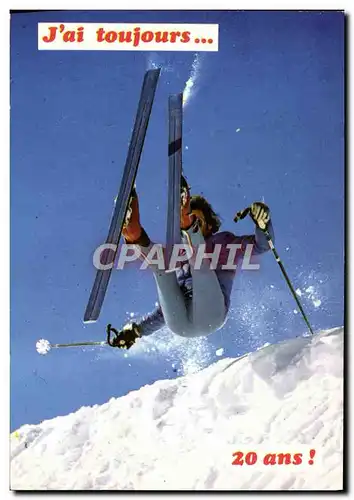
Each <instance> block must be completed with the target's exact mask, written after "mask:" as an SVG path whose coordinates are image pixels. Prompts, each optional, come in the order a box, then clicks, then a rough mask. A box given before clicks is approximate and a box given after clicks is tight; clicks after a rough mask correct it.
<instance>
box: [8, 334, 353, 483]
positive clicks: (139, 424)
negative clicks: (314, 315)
mask: <svg viewBox="0 0 354 500" xmlns="http://www.w3.org/2000/svg"><path fill="white" fill-rule="evenodd" d="M83 384H84V381H83ZM342 406H343V329H342V328H336V329H332V330H327V331H323V332H320V333H319V334H317V335H315V336H308V337H298V338H295V339H292V340H287V341H285V342H282V343H279V344H275V345H268V346H265V347H263V348H262V349H260V350H258V351H256V352H253V353H251V354H248V355H245V356H242V357H240V358H237V359H231V358H224V359H222V360H218V361H217V362H216V363H214V364H212V365H210V366H209V367H208V368H205V369H203V370H201V371H199V372H198V373H194V374H190V375H186V376H184V377H180V378H177V379H174V380H161V381H158V382H155V383H154V384H152V385H147V386H145V387H142V388H141V389H140V390H138V391H133V392H131V393H129V394H127V395H126V396H123V397H121V398H118V399H115V398H112V399H111V400H110V401H108V402H107V403H105V404H103V405H102V406H98V405H95V406H93V407H82V408H80V409H79V410H78V411H76V412H75V413H72V414H70V415H67V416H63V417H57V418H54V419H52V420H47V421H44V422H42V423H41V424H39V425H24V426H23V427H21V428H20V429H18V430H17V431H16V432H14V433H13V434H12V435H11V489H12V490H31V489H36V490H48V489H49V490H51V489H57V490H62V489H65V490H79V489H82V490H116V489H118V490H185V489H187V490H339V489H341V488H342V461H343V451H342V449H343V440H342V434H343V422H342V419H343V408H342ZM238 451H241V452H243V453H244V454H245V455H244V457H246V456H251V455H247V454H248V453H249V452H255V453H256V454H257V455H256V458H257V461H256V463H255V464H254V465H247V463H244V465H242V466H240V465H232V462H233V461H234V460H235V455H233V454H235V453H236V452H238ZM269 453H273V455H272V456H273V458H274V459H275V460H280V458H279V457H278V454H279V453H291V454H292V455H291V456H292V457H295V455H294V454H295V453H301V454H302V455H299V456H300V462H301V464H299V465H291V464H290V465H286V464H284V463H283V464H282V463H281V462H280V463H279V462H277V463H276V464H275V465H265V464H264V462H263V458H264V456H265V455H267V454H269ZM311 457H312V460H313V464H312V465H310V458H311Z"/></svg>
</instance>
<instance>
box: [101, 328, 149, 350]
mask: <svg viewBox="0 0 354 500" xmlns="http://www.w3.org/2000/svg"><path fill="white" fill-rule="evenodd" d="M111 332H114V333H115V338H113V339H111V338H110V333H111ZM107 334H108V342H107V343H108V344H109V345H110V346H111V347H118V348H119V349H130V348H131V347H132V346H133V345H134V344H135V341H136V339H138V338H140V337H141V335H140V330H139V327H138V325H137V324H136V323H128V324H127V325H125V326H124V327H123V329H122V330H121V331H120V332H118V331H117V330H116V329H115V328H112V326H111V325H108V326H107Z"/></svg>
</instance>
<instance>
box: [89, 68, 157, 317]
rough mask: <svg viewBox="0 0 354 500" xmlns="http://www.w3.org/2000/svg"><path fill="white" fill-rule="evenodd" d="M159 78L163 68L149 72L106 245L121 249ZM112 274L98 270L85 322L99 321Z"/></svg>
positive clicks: (104, 258)
mask: <svg viewBox="0 0 354 500" xmlns="http://www.w3.org/2000/svg"><path fill="white" fill-rule="evenodd" d="M159 76H160V69H152V70H150V71H147V72H146V74H145V78H144V82H143V86H142V89H141V94H140V100H139V105H138V110H137V113H136V118H135V124H134V128H133V132H132V136H131V140H130V145H129V149H128V155H127V159H126V162H125V167H124V172H123V177H122V181H121V185H120V189H119V193H118V197H117V200H116V204H115V209H114V213H113V216H112V220H111V225H110V228H109V232H108V236H107V240H106V243H111V244H113V245H117V249H118V244H119V240H120V236H121V232H122V227H123V224H124V220H125V216H126V212H127V209H128V205H129V200H130V194H131V191H132V188H133V186H134V182H135V178H136V174H137V171H138V166H139V161H140V156H141V153H142V149H143V145H144V140H145V135H146V130H147V127H148V123H149V118H150V114H151V108H152V104H153V101H154V97H155V91H156V87H157V82H158V79H159ZM116 254H117V251H116V252H115V253H114V260H115V257H116ZM109 262H112V253H111V252H107V251H106V252H103V255H102V261H101V263H102V264H108V263H109ZM111 271H112V269H108V270H105V271H103V270H98V271H97V273H96V278H95V282H94V284H93V287H92V290H91V294H90V298H89V301H88V304H87V307H86V311H85V315H84V322H85V323H87V322H93V321H96V320H97V319H98V317H99V314H100V312H101V308H102V304H103V301H104V298H105V295H106V291H107V287H108V283H109V279H110V277H111Z"/></svg>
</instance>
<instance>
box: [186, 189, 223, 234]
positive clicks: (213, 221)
mask: <svg viewBox="0 0 354 500" xmlns="http://www.w3.org/2000/svg"><path fill="white" fill-rule="evenodd" d="M190 207H191V210H192V211H193V210H201V211H202V212H203V214H204V217H205V220H206V222H207V224H209V225H210V226H211V230H212V233H213V234H214V233H217V232H218V231H219V229H220V226H221V219H220V217H219V216H218V215H217V213H215V212H214V210H213V207H212V206H211V205H210V203H209V202H208V200H206V199H205V198H204V196H201V195H193V196H191V203H190Z"/></svg>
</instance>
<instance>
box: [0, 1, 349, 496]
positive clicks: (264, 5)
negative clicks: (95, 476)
mask: <svg viewBox="0 0 354 500" xmlns="http://www.w3.org/2000/svg"><path fill="white" fill-rule="evenodd" d="M35 4H36V5H35V7H33V2H30V1H25V0H22V1H13V2H9V3H8V2H6V0H5V1H4V2H1V6H0V12H1V17H0V19H1V25H0V26H1V34H0V36H1V45H0V55H1V67H2V69H3V73H4V74H3V76H2V79H1V110H0V117H1V118H0V119H1V120H2V127H1V136H0V137H1V141H2V148H1V151H2V155H3V161H2V165H1V175H0V190H1V192H0V214H1V219H2V220H1V224H0V227H1V229H2V234H3V235H6V236H5V238H3V244H2V245H1V247H0V248H1V261H2V262H4V263H5V265H4V266H3V271H2V279H1V301H0V304H1V311H0V315H1V318H2V322H1V326H2V342H1V350H0V351H1V354H0V356H1V357H2V359H1V360H0V370H1V372H0V376H1V381H2V383H1V400H5V401H9V336H8V332H9V286H8V284H9V267H8V262H9V240H8V238H9V167H8V165H9V119H8V117H9V72H8V68H9V10H10V9H33V8H36V9H60V10H66V9H69V10H118V9H117V6H118V5H119V7H120V8H121V9H122V10H123V9H124V8H125V10H146V9H148V10H155V9H159V10H178V11H181V10H209V9H210V10H224V9H227V10H235V9H236V7H237V9H239V10H252V9H257V10H274V9H277V10H293V9H295V10H312V9H316V10H326V9H335V10H342V9H343V10H345V12H346V13H347V14H348V15H350V14H351V13H352V10H353V9H352V2H349V1H348V0H345V1H342V2H341V3H340V4H338V2H336V1H333V0H310V1H307V2H298V1H294V0H293V1H290V0H287V1H286V2H285V1H283V2H280V1H274V0H269V1H267V2H266V1H260V0H239V1H238V2H237V3H236V2H235V1H234V0H218V1H211V0H178V2H170V3H169V4H168V5H166V3H165V2H163V1H162V0H150V1H149V2H148V3H146V2H145V1H143V0H129V1H126V2H124V1H121V2H119V3H117V2H116V1H113V0H111V1H107V0H101V1H100V2H99V9H98V8H97V7H98V4H97V1H94V0H87V1H85V2H83V1H78V0H76V1H73V0H62V1H61V2H57V1H52V2H50V5H49V2H48V0H37V2H35ZM220 35H221V36H220V38H221V37H222V33H220ZM352 40H353V36H352V35H351V34H350V33H349V48H348V50H349V54H350V62H349V60H348V63H349V69H348V76H349V81H350V82H351V85H350V89H348V92H349V90H352V88H353V84H352V82H353V74H352V66H353V65H352V64H350V63H352V54H353V41H352ZM352 111H353V98H352V99H351V103H350V109H347V120H349V116H350V117H352V116H353V113H352ZM349 134H350V135H349ZM353 139H354V138H353V127H352V128H351V129H350V130H348V137H347V143H348V145H349V144H354V140H353ZM348 153H349V151H348ZM347 168H348V175H349V171H350V169H351V161H350V157H348V166H347ZM353 179H354V176H353V175H351V176H350V177H349V178H348V181H349V180H350V193H352V192H354V190H353V183H354V180H353ZM348 195H349V193H348ZM348 198H350V196H348ZM348 201H349V200H348ZM347 215H348V217H350V219H349V220H350V229H351V238H350V241H349V242H348V243H349V248H353V241H352V238H353V237H354V236H353V235H354V231H353V225H354V222H353V221H354V208H353V204H350V207H349V213H348V214H347ZM310 216H314V217H316V214H315V213H314V214H310ZM350 257H351V252H348V254H347V255H346V260H347V262H349V261H350V260H352V259H350ZM353 269H354V267H353V264H352V265H351V267H350V278H351V280H350V282H352V279H353V273H354V271H353ZM349 299H350V300H348V311H347V313H348V315H349V310H353V309H354V298H353V296H351V295H350V296H349ZM349 326H350V323H349V318H348V329H347V340H348V338H349V337H350V333H351V332H350V328H349ZM353 346H354V340H353V339H351V341H350V345H349V346H348V343H347V346H346V347H347V348H348V347H350V353H349V355H348V361H351V362H349V363H348V365H349V367H350V366H351V365H352V364H353V363H352V359H353ZM348 371H349V370H348ZM350 375H351V373H350ZM350 378H351V382H352V384H353V381H352V377H350ZM347 382H348V381H347ZM351 387H352V385H351ZM351 394H352V390H350V395H351ZM352 403H353V398H351V400H350V408H349V412H350V414H351V415H353V407H352ZM0 418H1V421H0V423H1V430H2V432H1V439H2V441H1V442H0V450H1V462H0V467H1V468H0V470H1V474H0V493H1V494H2V498H5V497H7V496H10V493H9V489H8V488H9V464H8V458H9V457H8V450H9V414H8V412H6V411H5V410H4V409H3V410H2V411H1V412H0ZM347 425H349V422H347ZM348 441H349V439H348ZM348 458H349V457H348ZM349 464H350V467H349V470H348V476H349V477H350V476H351V472H352V461H351V460H349ZM47 495H49V496H52V495H51V494H50V493H47ZM254 495H257V493H254ZM334 495H336V494H335V493H333V494H332V495H330V496H334ZM79 496H81V495H80V494H79ZM173 496H174V495H172V497H173ZM238 496H243V495H242V494H241V495H240V494H238ZM279 496H283V495H279ZM284 496H285V494H284ZM303 496H304V497H307V496H308V497H310V496H312V495H310V494H306V493H305V494H303ZM336 496H337V495H336ZM35 497H36V495H32V498H35ZM176 497H177V495H176ZM220 497H221V495H220ZM247 497H249V494H247V496H246V498H247Z"/></svg>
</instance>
